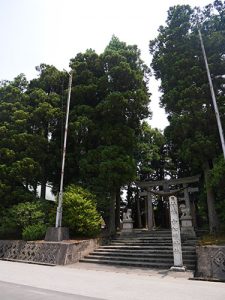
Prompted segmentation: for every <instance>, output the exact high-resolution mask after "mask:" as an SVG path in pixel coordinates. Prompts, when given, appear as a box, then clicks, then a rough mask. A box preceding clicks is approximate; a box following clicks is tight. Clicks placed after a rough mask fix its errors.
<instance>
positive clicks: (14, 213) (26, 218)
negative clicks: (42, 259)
mask: <svg viewBox="0 0 225 300" xmlns="http://www.w3.org/2000/svg"><path fill="white" fill-rule="evenodd" d="M46 205H47V204H45V203H44V202H42V201H39V200H37V201H35V202H24V203H19V204H17V205H13V206H12V207H11V208H9V209H7V210H5V211H4V214H3V216H2V218H1V220H0V238H4V239H5V238H6V239H8V238H21V236H22V234H23V231H24V230H25V229H26V228H27V227H29V226H31V225H32V226H33V225H37V226H39V225H40V228H41V225H43V224H44V223H47V222H46V221H47V217H48V216H47V214H46ZM42 227H43V226H42ZM39 236H40V235H38V237H39ZM32 239H33V237H32Z"/></svg>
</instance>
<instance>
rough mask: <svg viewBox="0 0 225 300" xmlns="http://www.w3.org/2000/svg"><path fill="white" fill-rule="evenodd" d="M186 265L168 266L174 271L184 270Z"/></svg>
mask: <svg viewBox="0 0 225 300" xmlns="http://www.w3.org/2000/svg"><path fill="white" fill-rule="evenodd" d="M186 270H187V269H186V267H185V266H182V267H176V266H173V267H171V268H170V271H175V272H186Z"/></svg>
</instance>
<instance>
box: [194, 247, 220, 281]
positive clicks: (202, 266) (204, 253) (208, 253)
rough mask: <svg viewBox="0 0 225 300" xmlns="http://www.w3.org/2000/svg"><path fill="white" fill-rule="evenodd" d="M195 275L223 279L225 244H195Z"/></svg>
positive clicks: (208, 278) (209, 278) (210, 278)
mask: <svg viewBox="0 0 225 300" xmlns="http://www.w3.org/2000/svg"><path fill="white" fill-rule="evenodd" d="M196 253H197V269H196V277H197V278H198V277H199V278H204V279H207V280H222V281H224V280H225V245H224V246H223V245H221V246H217V245H210V246H197V247H196Z"/></svg>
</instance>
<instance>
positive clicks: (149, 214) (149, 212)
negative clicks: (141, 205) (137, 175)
mask: <svg viewBox="0 0 225 300" xmlns="http://www.w3.org/2000/svg"><path fill="white" fill-rule="evenodd" d="M147 220H148V230H152V229H153V209H152V195H151V193H150V191H149V190H148V191H147Z"/></svg>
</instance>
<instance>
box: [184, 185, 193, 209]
mask: <svg viewBox="0 0 225 300" xmlns="http://www.w3.org/2000/svg"><path fill="white" fill-rule="evenodd" d="M183 187H184V188H185V189H184V200H185V205H186V208H188V209H189V210H190V211H191V205H190V198H189V192H188V185H187V183H184V184H183Z"/></svg>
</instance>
